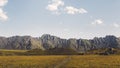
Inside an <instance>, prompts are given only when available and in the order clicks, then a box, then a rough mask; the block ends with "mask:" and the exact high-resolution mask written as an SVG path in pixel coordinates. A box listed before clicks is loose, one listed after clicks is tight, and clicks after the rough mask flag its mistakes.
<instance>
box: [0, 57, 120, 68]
mask: <svg viewBox="0 0 120 68" xmlns="http://www.w3.org/2000/svg"><path fill="white" fill-rule="evenodd" d="M0 68H120V56H119V55H110V56H100V55H79V56H78V55H73V56H67V55H66V56H64V55H61V56H60V55H57V56H55V55H51V56H0Z"/></svg>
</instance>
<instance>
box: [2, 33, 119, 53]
mask: <svg viewBox="0 0 120 68" xmlns="http://www.w3.org/2000/svg"><path fill="white" fill-rule="evenodd" d="M53 48H54V49H55V48H63V49H66V48H69V49H73V50H75V51H78V52H85V51H87V50H93V49H100V48H120V38H117V37H115V36H106V37H103V38H102V37H101V38H97V37H95V38H94V39H61V38H59V37H56V36H51V35H49V34H44V35H42V36H41V37H37V38H35V37H31V36H13V37H8V38H6V37H0V49H20V50H31V49H41V50H49V49H53Z"/></svg>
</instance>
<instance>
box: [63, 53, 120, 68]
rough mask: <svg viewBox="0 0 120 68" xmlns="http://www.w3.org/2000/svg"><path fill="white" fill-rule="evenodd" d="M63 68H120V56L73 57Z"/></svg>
mask: <svg viewBox="0 0 120 68" xmlns="http://www.w3.org/2000/svg"><path fill="white" fill-rule="evenodd" d="M63 68H120V56H118V55H112V56H99V55H85V56H72V59H71V60H70V61H69V62H68V63H67V64H66V65H65V66H64V67H63Z"/></svg>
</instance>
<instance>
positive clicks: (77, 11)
mask: <svg viewBox="0 0 120 68" xmlns="http://www.w3.org/2000/svg"><path fill="white" fill-rule="evenodd" d="M65 11H66V12H67V14H84V13H87V11H86V10H85V9H83V8H80V9H78V8H75V7H73V6H67V7H66V8H65Z"/></svg>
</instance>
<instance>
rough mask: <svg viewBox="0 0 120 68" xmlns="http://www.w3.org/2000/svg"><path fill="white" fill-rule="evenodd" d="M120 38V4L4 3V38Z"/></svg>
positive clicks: (0, 1)
mask: <svg viewBox="0 0 120 68" xmlns="http://www.w3.org/2000/svg"><path fill="white" fill-rule="evenodd" d="M43 34H51V35H55V36H58V37H61V38H66V39H68V38H77V39H79V38H85V39H91V38H94V37H104V36H106V35H115V36H117V37H120V0H0V36H6V37H9V36H15V35H20V36H24V35H30V36H33V37H40V36H42V35H43Z"/></svg>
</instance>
